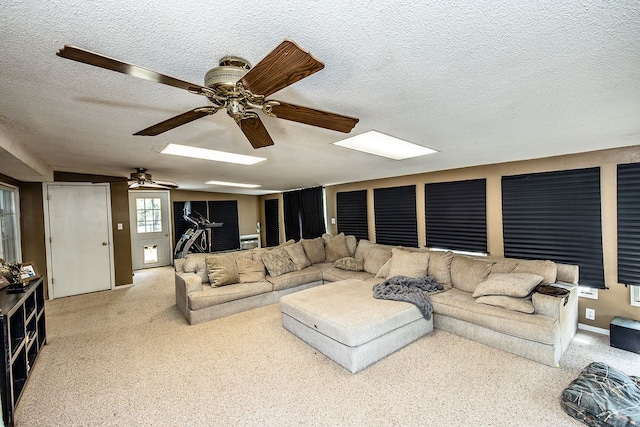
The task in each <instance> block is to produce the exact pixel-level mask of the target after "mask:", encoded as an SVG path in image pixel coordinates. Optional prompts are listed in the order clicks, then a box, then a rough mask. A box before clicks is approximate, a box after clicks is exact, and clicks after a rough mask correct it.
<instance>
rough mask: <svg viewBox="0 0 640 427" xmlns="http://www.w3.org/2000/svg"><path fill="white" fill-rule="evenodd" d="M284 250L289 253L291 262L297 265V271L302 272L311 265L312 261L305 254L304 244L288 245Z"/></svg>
mask: <svg viewBox="0 0 640 427" xmlns="http://www.w3.org/2000/svg"><path fill="white" fill-rule="evenodd" d="M284 250H285V251H287V254H288V255H289V258H291V261H293V263H294V264H295V265H296V270H302V269H303V268H305V267H309V266H310V265H311V261H309V258H307V254H306V253H305V252H304V247H302V243H300V242H298V243H294V244H293V245H287V246H285V247H284Z"/></svg>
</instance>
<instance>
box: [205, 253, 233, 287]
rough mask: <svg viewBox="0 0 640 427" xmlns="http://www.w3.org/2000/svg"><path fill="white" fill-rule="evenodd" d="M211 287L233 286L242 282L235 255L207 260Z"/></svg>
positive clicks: (219, 256)
mask: <svg viewBox="0 0 640 427" xmlns="http://www.w3.org/2000/svg"><path fill="white" fill-rule="evenodd" d="M205 262H206V264H207V271H208V273H209V282H211V286H213V287H214V288H215V287H218V286H224V285H231V284H233V283H238V282H239V281H240V275H239V273H238V265H237V264H236V258H235V257H234V256H233V255H215V256H210V257H207V258H206V260H205Z"/></svg>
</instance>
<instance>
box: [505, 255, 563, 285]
mask: <svg viewBox="0 0 640 427" xmlns="http://www.w3.org/2000/svg"><path fill="white" fill-rule="evenodd" d="M513 272H514V273H535V274H539V275H540V276H542V277H543V279H542V283H541V284H543V285H550V284H552V283H556V276H557V274H558V266H557V265H556V263H555V262H553V261H518V265H517V266H516V268H515V269H514V270H513Z"/></svg>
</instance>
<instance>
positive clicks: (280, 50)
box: [241, 40, 324, 96]
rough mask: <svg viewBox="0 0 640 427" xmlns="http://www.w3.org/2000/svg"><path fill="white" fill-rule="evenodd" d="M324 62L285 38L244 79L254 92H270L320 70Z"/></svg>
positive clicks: (243, 81)
mask: <svg viewBox="0 0 640 427" xmlns="http://www.w3.org/2000/svg"><path fill="white" fill-rule="evenodd" d="M323 68H324V64H323V63H322V62H320V61H318V60H317V59H315V58H314V57H313V56H311V54H310V53H309V52H306V51H304V50H302V49H300V47H299V46H298V45H297V44H295V43H294V42H292V41H289V40H285V41H283V42H282V43H280V45H279V46H278V47H277V48H275V49H274V50H273V51H271V53H269V54H268V55H267V56H266V57H265V58H264V59H263V60H262V61H260V62H258V63H257V64H256V66H255V67H253V68H252V69H251V70H249V72H248V73H247V74H245V75H244V77H243V78H242V79H241V82H242V85H243V86H244V88H245V89H247V90H249V91H250V92H251V93H253V94H254V95H263V96H269V95H271V94H272V93H275V92H277V91H279V90H280V89H282V88H284V87H287V86H289V85H290V84H293V83H295V82H297V81H298V80H302V79H304V78H305V77H307V76H309V75H311V74H313V73H315V72H317V71H320V70H322V69H323Z"/></svg>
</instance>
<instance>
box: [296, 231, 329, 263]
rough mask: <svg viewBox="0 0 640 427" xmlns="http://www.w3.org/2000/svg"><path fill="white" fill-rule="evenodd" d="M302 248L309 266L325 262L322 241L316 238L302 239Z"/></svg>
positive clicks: (320, 238)
mask: <svg viewBox="0 0 640 427" xmlns="http://www.w3.org/2000/svg"><path fill="white" fill-rule="evenodd" d="M300 241H301V242H302V247H303V248H304V253H305V254H306V255H307V258H308V259H309V261H311V264H318V263H320V262H324V261H325V258H326V256H325V252H324V239H323V238H322V237H317V238H315V239H302V240H300Z"/></svg>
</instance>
